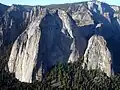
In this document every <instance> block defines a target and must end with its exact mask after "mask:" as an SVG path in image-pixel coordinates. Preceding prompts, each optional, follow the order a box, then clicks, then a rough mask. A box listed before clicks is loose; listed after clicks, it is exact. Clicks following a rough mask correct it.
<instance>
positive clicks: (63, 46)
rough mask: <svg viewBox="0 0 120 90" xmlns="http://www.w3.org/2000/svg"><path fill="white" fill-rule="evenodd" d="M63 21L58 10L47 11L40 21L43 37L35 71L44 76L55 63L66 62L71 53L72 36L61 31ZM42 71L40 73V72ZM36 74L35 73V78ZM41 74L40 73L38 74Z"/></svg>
mask: <svg viewBox="0 0 120 90" xmlns="http://www.w3.org/2000/svg"><path fill="white" fill-rule="evenodd" d="M62 29H63V23H62V20H61V19H60V17H59V16H58V11H56V12H54V13H50V12H47V13H46V15H45V16H44V18H43V19H42V20H41V23H40V30H41V37H40V42H39V53H38V59H37V65H36V68H34V71H33V72H37V73H38V74H40V73H41V72H42V76H43V77H44V75H45V73H46V72H48V71H49V70H50V69H51V68H52V66H53V65H55V64H57V63H58V62H61V63H62V62H64V63H65V62H66V63H67V60H68V57H69V55H70V53H71V51H70V46H71V44H72V38H69V37H67V34H68V33H67V32H65V33H63V32H61V31H62ZM39 72H40V73H39ZM35 76H36V75H33V77H34V78H33V80H35V78H36V77H35ZM38 76H39V75H38Z"/></svg>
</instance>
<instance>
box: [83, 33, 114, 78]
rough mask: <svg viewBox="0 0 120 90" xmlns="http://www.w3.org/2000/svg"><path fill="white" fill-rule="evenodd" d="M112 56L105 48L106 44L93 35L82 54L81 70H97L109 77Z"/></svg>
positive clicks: (102, 39) (100, 37)
mask: <svg viewBox="0 0 120 90" xmlns="http://www.w3.org/2000/svg"><path fill="white" fill-rule="evenodd" d="M111 62H112V56H111V53H110V51H109V49H108V48H107V43H106V41H105V39H104V38H103V37H102V36H99V35H93V36H92V37H91V38H90V40H89V41H88V46H87V49H86V51H85V54H84V62H83V68H87V69H88V70H90V69H98V70H101V71H103V72H105V73H106V74H107V76H109V77H110V76H111V73H112V69H111Z"/></svg>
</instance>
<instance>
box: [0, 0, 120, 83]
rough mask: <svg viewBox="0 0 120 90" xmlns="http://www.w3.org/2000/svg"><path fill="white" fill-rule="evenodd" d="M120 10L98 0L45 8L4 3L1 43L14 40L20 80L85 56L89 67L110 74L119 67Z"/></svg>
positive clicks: (12, 65) (12, 64)
mask: <svg viewBox="0 0 120 90" xmlns="http://www.w3.org/2000/svg"><path fill="white" fill-rule="evenodd" d="M119 10H120V9H119V7H117V6H110V5H108V4H106V3H103V2H99V1H90V2H81V3H73V4H62V5H48V6H44V7H43V6H27V5H12V6H6V5H2V4H0V48H2V47H3V48H4V46H6V45H9V44H13V47H12V51H11V55H10V58H9V62H8V69H9V71H10V73H15V77H16V78H17V79H19V80H20V81H22V82H28V83H31V82H32V81H34V80H39V81H41V80H42V76H43V75H45V73H46V72H47V71H49V70H50V68H51V67H52V66H53V65H56V64H57V62H63V63H64V62H68V63H74V62H75V61H78V58H79V57H81V56H83V55H84V58H85V59H84V65H83V66H84V67H85V66H86V67H87V68H88V69H90V68H91V69H100V70H102V71H104V72H105V73H107V75H108V76H110V75H111V69H113V71H114V72H116V73H117V72H120V68H119V66H120V62H119V59H120V56H119V54H120V50H119V49H120V47H119V46H120V40H119V38H120V13H119ZM94 34H97V35H100V36H93V35H94ZM88 40H89V41H88ZM87 42H88V45H87ZM106 44H107V45H106ZM87 46H88V47H87ZM86 48H87V49H86ZM108 48H109V50H108ZM110 53H111V54H110ZM111 63H112V66H111Z"/></svg>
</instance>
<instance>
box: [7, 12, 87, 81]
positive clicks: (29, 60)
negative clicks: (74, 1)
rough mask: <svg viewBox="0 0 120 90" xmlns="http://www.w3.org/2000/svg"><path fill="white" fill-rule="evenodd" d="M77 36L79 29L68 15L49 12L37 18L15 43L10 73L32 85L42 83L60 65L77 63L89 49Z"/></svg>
mask: <svg viewBox="0 0 120 90" xmlns="http://www.w3.org/2000/svg"><path fill="white" fill-rule="evenodd" d="M77 32H78V28H77V25H76V24H75V22H74V20H73V19H72V17H71V16H69V15H68V14H67V13H66V12H65V11H62V10H57V11H55V12H51V11H46V12H45V13H44V15H42V14H41V15H40V16H37V17H36V18H35V19H34V20H33V21H32V22H31V23H30V24H29V25H28V27H27V28H26V30H25V31H24V32H23V33H22V34H21V35H20V36H18V38H17V39H16V40H15V42H14V44H13V48H12V51H11V55H10V59H9V62H8V67H9V71H10V72H11V73H15V77H16V78H17V79H19V80H20V81H22V82H29V83H31V82H32V81H33V80H39V81H41V80H42V75H43V74H45V73H46V72H47V71H48V70H49V69H50V68H51V67H52V66H53V65H55V64H57V62H74V61H77V60H78V58H79V56H80V55H83V52H84V50H85V46H86V40H85V39H84V38H83V37H82V36H80V34H77ZM79 47H80V48H79ZM77 48H78V49H77ZM76 52H78V53H77V56H76ZM75 57H76V59H75Z"/></svg>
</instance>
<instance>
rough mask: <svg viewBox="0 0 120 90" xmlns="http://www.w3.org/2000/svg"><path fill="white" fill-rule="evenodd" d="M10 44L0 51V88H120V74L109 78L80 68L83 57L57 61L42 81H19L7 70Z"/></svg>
mask: <svg viewBox="0 0 120 90" xmlns="http://www.w3.org/2000/svg"><path fill="white" fill-rule="evenodd" d="M10 51H11V45H10V46H7V47H6V48H4V49H2V53H0V90H54V89H55V90H56V89H62V90H68V89H69V90H73V89H75V90H120V75H119V74H118V75H114V76H112V77H111V78H109V77H107V76H106V74H104V73H103V72H100V70H89V71H88V70H86V69H83V68H82V65H81V64H82V62H83V58H82V57H81V58H80V59H79V60H78V61H77V62H75V63H58V64H57V65H56V66H54V67H53V68H51V70H50V71H49V72H48V73H46V75H45V77H44V78H43V81H42V82H38V81H35V82H33V83H31V84H28V83H21V82H19V81H18V80H17V79H15V77H14V74H10V73H9V72H7V67H6V66H7V62H8V59H9V55H10Z"/></svg>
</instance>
